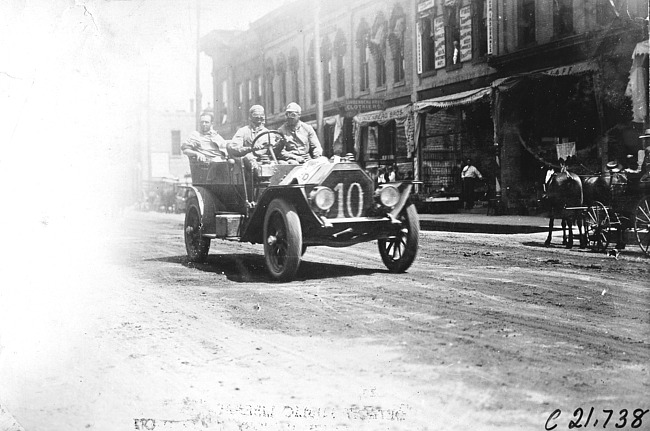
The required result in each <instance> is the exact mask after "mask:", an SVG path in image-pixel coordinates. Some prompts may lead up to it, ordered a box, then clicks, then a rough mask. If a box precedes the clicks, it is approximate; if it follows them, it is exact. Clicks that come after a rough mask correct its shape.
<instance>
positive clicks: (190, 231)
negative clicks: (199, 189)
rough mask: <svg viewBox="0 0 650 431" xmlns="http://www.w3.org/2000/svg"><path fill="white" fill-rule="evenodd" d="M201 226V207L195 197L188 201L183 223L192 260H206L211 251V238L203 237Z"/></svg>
mask: <svg viewBox="0 0 650 431" xmlns="http://www.w3.org/2000/svg"><path fill="white" fill-rule="evenodd" d="M201 227H202V221H201V209H200V207H199V201H198V199H197V198H196V197H194V198H191V199H189V200H188V202H187V211H186V212H185V223H184V224H183V233H184V237H185V249H186V250H187V257H188V258H189V260H190V262H205V260H206V258H207V257H208V252H209V251H210V239H209V238H204V237H203V235H202V229H201Z"/></svg>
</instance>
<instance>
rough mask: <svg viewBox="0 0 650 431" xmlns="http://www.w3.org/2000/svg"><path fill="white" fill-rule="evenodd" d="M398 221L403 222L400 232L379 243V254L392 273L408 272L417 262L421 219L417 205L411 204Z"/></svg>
mask: <svg viewBox="0 0 650 431" xmlns="http://www.w3.org/2000/svg"><path fill="white" fill-rule="evenodd" d="M398 219H399V220H400V221H401V222H402V227H401V229H400V230H399V232H398V233H397V234H395V235H394V236H391V237H389V238H385V239H380V240H379V241H378V243H379V254H380V255H381V259H382V260H383V261H384V265H386V268H388V270H389V271H390V272H404V271H406V270H407V269H408V268H409V267H410V266H411V264H412V263H413V261H414V260H415V255H416V254H417V251H418V242H419V237H420V218H419V217H418V213H417V211H416V209H415V205H412V204H411V205H409V206H407V207H406V208H404V209H403V210H402V212H401V213H400V215H399V217H398Z"/></svg>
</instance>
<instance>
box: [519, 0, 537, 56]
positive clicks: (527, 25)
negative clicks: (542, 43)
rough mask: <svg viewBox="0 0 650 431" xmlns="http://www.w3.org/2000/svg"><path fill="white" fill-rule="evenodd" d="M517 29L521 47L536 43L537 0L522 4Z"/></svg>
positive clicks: (525, 0) (529, 0)
mask: <svg viewBox="0 0 650 431" xmlns="http://www.w3.org/2000/svg"><path fill="white" fill-rule="evenodd" d="M517 29H518V36H519V46H520V47H524V46H527V45H531V44H533V43H535V0H523V1H522V2H521V3H520V5H519V19H518V20H517Z"/></svg>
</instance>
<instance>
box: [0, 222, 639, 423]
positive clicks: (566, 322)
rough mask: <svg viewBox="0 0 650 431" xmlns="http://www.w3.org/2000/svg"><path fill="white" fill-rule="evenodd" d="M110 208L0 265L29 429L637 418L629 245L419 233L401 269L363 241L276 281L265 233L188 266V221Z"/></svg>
mask: <svg viewBox="0 0 650 431" xmlns="http://www.w3.org/2000/svg"><path fill="white" fill-rule="evenodd" d="M114 220H117V221H119V223H118V226H116V227H115V228H113V229H111V230H104V231H102V232H94V233H93V236H92V237H91V236H90V234H91V232H79V233H78V234H79V235H78V236H76V237H75V240H74V241H70V237H69V236H66V235H69V233H68V231H67V230H64V229H61V230H59V231H57V230H56V229H55V226H49V227H48V226H44V227H43V228H42V232H36V233H34V232H32V234H34V235H33V236H34V237H35V238H39V239H40V240H41V242H37V243H36V244H38V246H36V245H35V244H34V243H32V244H29V245H25V244H23V247H24V249H25V250H31V251H32V253H31V254H25V255H22V256H21V257H23V259H21V260H20V263H15V264H13V265H12V267H11V268H8V271H9V272H8V273H9V274H11V276H12V277H15V278H12V280H13V282H12V283H11V288H9V289H6V290H4V294H3V297H2V298H0V299H2V304H3V310H2V311H3V314H2V317H1V319H2V323H3V332H2V338H1V339H0V382H1V383H0V404H1V406H0V407H3V408H4V409H6V410H7V411H9V412H11V414H13V416H14V417H15V419H16V420H17V421H18V422H19V423H20V424H21V425H22V426H23V427H24V428H25V429H27V430H72V429H91V430H133V429H156V430H176V429H184V430H185V429H190V430H194V429H196V430H203V429H215V430H231V429H232V430H239V429H242V430H276V429H277V430H309V429H314V430H380V429H381V430H468V429H479V430H497V429H498V430H543V429H553V428H552V427H553V426H554V425H557V427H556V428H554V429H556V430H565V429H570V428H573V427H574V426H571V425H575V424H572V423H571V422H570V421H572V420H573V421H577V422H576V424H578V425H585V427H586V426H588V427H594V425H596V426H597V427H598V428H599V429H600V428H601V427H602V428H604V429H608V428H609V429H617V427H616V425H618V426H619V427H620V428H622V429H650V413H648V409H650V402H649V401H648V400H649V399H650V397H649V396H648V395H649V394H650V371H649V368H648V367H649V364H650V345H649V340H650V282H649V280H650V277H649V273H650V263H649V262H648V260H647V258H643V257H642V256H641V255H640V254H637V253H635V252H634V251H632V250H631V251H629V252H626V253H624V254H623V255H622V256H621V257H620V258H619V259H618V260H617V259H614V258H611V257H606V256H604V255H597V254H593V253H590V252H586V251H580V250H575V249H574V250H566V249H563V248H560V247H554V248H551V249H547V248H544V247H543V246H542V243H543V241H544V239H545V235H544V234H530V235H478V234H459V233H458V234H455V233H446V232H422V234H421V248H420V252H419V255H418V258H417V260H416V262H415V264H414V265H413V267H412V268H411V269H410V270H409V271H408V273H406V274H400V275H395V274H390V273H388V272H387V271H386V270H385V268H384V267H383V265H382V263H381V259H380V257H379V253H378V251H377V247H376V244H374V243H369V244H362V245H358V246H354V247H349V248H341V249H332V248H310V249H308V250H307V252H306V254H305V256H304V261H303V263H302V265H301V267H300V270H299V273H298V279H297V280H296V281H293V282H291V283H286V284H277V283H270V282H269V279H268V278H267V275H266V273H265V271H264V267H263V256H262V248H261V247H260V246H257V245H250V244H240V243H234V242H221V241H213V245H212V248H211V252H210V256H209V259H208V262H207V263H206V264H200V265H194V264H190V263H188V262H187V259H186V257H185V250H184V245H183V241H182V216H180V215H165V214H157V213H137V212H132V213H126V214H124V215H122V216H116V217H115V218H114ZM89 229H90V228H89ZM64 232H65V233H64ZM82 238H92V240H88V239H86V240H82ZM101 238H104V239H103V240H102V239H101ZM592 407H593V410H591V408H592ZM578 408H581V409H582V413H581V412H579V411H576V409H578ZM558 409H559V410H558ZM623 409H625V410H626V412H622V410H623ZM607 410H613V412H612V413H611V414H610V413H609V412H607ZM590 412H591V414H590ZM574 414H575V415H574ZM588 415H589V418H587V416H588ZM608 416H610V418H609V420H608ZM606 421H607V422H606Z"/></svg>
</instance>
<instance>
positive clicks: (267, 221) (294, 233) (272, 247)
mask: <svg viewBox="0 0 650 431" xmlns="http://www.w3.org/2000/svg"><path fill="white" fill-rule="evenodd" d="M301 255H302V230H301V227H300V218H299V217H298V213H297V212H296V209H295V208H294V206H293V205H291V204H290V203H288V202H286V201H285V200H283V199H276V200H274V201H272V202H271V204H270V205H269V207H268V209H267V210H266V214H265V216H264V262H265V263H266V268H267V270H268V271H269V274H270V275H271V277H272V278H273V279H274V280H276V281H289V280H291V279H293V277H294V276H295V275H296V272H297V271H298V267H299V266H300V257H301Z"/></svg>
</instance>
